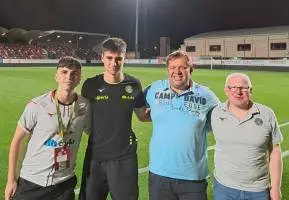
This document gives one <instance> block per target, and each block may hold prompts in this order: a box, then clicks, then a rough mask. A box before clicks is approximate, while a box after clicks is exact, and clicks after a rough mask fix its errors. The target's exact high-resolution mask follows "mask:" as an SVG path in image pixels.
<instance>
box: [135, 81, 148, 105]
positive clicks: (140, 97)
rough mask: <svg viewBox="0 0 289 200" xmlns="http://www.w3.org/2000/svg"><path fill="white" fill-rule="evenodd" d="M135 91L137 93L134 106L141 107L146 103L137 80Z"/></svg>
mask: <svg viewBox="0 0 289 200" xmlns="http://www.w3.org/2000/svg"><path fill="white" fill-rule="evenodd" d="M137 91H138V94H137V95H136V101H135V105H134V107H135V108H141V107H144V106H145V105H146V103H145V97H144V93H143V91H142V86H141V83H140V82H139V81H138V82H137Z"/></svg>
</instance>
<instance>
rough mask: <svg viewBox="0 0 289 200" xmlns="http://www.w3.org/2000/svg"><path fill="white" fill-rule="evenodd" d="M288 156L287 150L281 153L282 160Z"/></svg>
mask: <svg viewBox="0 0 289 200" xmlns="http://www.w3.org/2000/svg"><path fill="white" fill-rule="evenodd" d="M287 156H289V150H288V151H284V152H282V158H285V157H287Z"/></svg>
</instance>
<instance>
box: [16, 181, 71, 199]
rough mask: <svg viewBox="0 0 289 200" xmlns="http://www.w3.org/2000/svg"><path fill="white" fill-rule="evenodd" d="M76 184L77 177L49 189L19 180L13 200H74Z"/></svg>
mask: <svg viewBox="0 0 289 200" xmlns="http://www.w3.org/2000/svg"><path fill="white" fill-rule="evenodd" d="M76 183H77V179H76V176H74V177H72V178H70V179H68V180H67V181H64V182H62V183H59V184H56V185H51V186H47V187H42V186H40V185H37V184H35V183H32V182H30V181H27V180H25V179H22V178H19V179H18V183H17V189H16V192H15V194H14V196H13V200H51V199H53V200H73V199H74V197H75V195H74V188H75V185H76Z"/></svg>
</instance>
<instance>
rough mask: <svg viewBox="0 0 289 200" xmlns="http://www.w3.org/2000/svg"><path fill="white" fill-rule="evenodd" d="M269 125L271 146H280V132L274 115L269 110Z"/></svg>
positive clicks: (281, 138) (281, 137)
mask: <svg viewBox="0 0 289 200" xmlns="http://www.w3.org/2000/svg"><path fill="white" fill-rule="evenodd" d="M270 124H271V127H272V133H271V135H272V144H273V145H275V144H280V143H281V142H282V140H283V136H282V133H281V131H280V128H279V125H278V122H277V118H276V115H275V113H274V111H273V110H271V117H270Z"/></svg>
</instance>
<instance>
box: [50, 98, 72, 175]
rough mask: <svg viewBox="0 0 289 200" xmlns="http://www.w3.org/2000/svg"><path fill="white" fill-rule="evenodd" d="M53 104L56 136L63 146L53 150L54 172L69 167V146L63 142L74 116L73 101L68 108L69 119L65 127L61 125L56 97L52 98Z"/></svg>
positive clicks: (61, 120)
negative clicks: (56, 125)
mask: <svg viewBox="0 0 289 200" xmlns="http://www.w3.org/2000/svg"><path fill="white" fill-rule="evenodd" d="M54 103H55V106H56V114H57V122H58V132H57V135H59V136H60V137H61V140H62V142H63V144H64V145H63V146H62V147H58V148H55V149H54V168H55V171H61V170H64V169H66V168H69V167H70V159H71V149H70V146H69V145H68V144H67V143H66V142H65V137H66V136H67V135H68V133H69V128H70V126H71V121H72V117H73V115H74V106H75V101H74V102H73V104H72V105H71V106H68V110H69V112H68V114H69V118H68V121H67V124H66V126H65V124H64V123H63V119H62V117H61V112H60V107H59V103H58V100H57V98H56V95H55V97H54ZM70 107H71V110H70Z"/></svg>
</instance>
